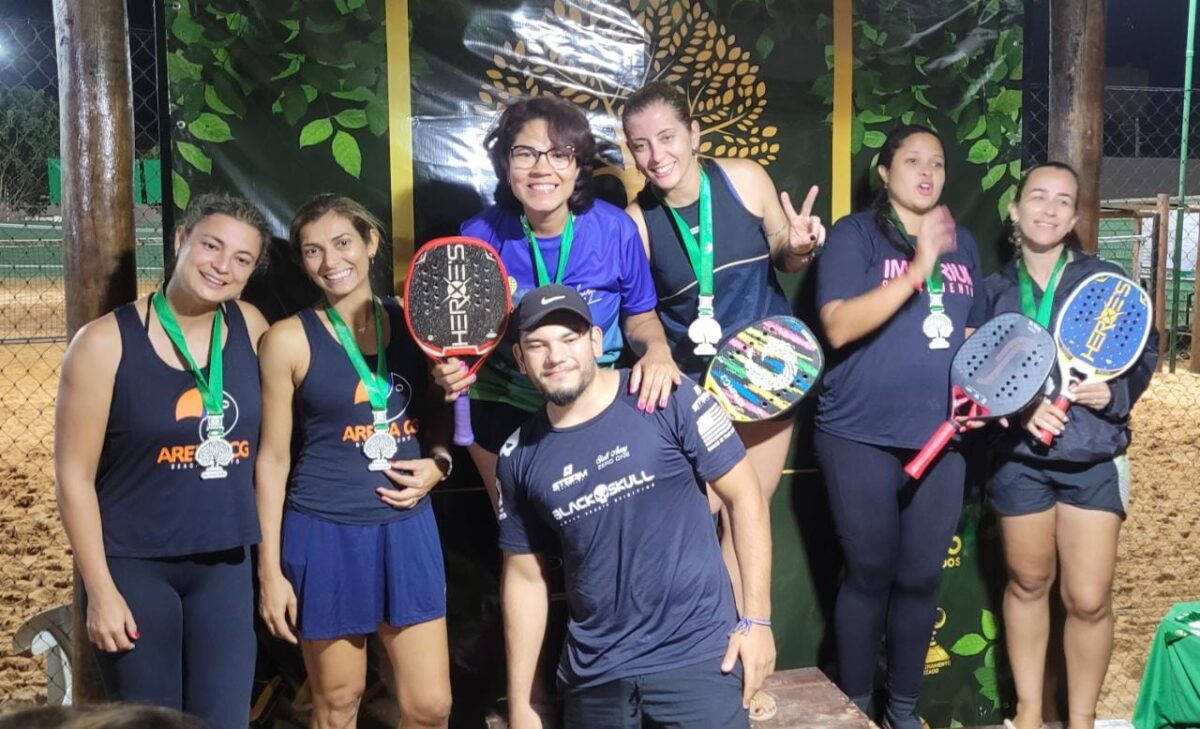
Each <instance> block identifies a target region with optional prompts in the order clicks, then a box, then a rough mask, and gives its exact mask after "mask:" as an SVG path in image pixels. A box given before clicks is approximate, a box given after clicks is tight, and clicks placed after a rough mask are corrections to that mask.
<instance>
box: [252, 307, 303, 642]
mask: <svg viewBox="0 0 1200 729" xmlns="http://www.w3.org/2000/svg"><path fill="white" fill-rule="evenodd" d="M309 356H310V355H309V351H308V340H307V339H306V338H305V336H304V329H303V327H302V325H301V324H300V320H299V319H297V318H295V317H292V318H290V319H284V320H283V321H281V322H278V323H276V324H275V325H274V326H272V327H271V328H270V329H268V330H267V333H266V334H265V335H264V336H263V338H262V343H261V347H260V350H259V354H258V366H259V370H260V373H261V377H262V429H261V431H260V435H259V439H258V458H257V459H256V460H255V466H254V482H255V498H256V500H257V502H258V523H259V529H260V530H261V532H262V541H261V542H260V543H259V545H258V580H259V596H260V600H259V612H260V614H261V615H262V619H263V621H264V622H265V623H266V624H267V627H268V628H269V629H270V631H271V633H272V635H275V636H276V637H278V638H283V639H284V640H287V641H289V642H291V643H295V642H297V641H296V635H295V633H294V632H293V630H292V628H291V626H293V625H295V624H296V593H295V591H294V590H293V589H292V585H291V584H290V583H289V582H288V581H287V579H286V578H285V577H284V576H283V569H282V567H281V565H280V543H281V539H280V537H281V532H282V528H283V503H284V497H285V495H286V492H287V477H288V470H289V469H290V467H291V445H292V398H293V397H294V396H295V394H296V386H297V383H299V382H302V381H303V379H304V375H305V373H306V372H307V370H308V359H309Z"/></svg>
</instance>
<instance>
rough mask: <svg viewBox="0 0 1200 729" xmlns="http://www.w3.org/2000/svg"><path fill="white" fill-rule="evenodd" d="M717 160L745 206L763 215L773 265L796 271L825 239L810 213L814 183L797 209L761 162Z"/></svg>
mask: <svg viewBox="0 0 1200 729" xmlns="http://www.w3.org/2000/svg"><path fill="white" fill-rule="evenodd" d="M718 164H720V165H721V169H723V170H725V172H726V174H728V175H729V180H730V182H731V183H733V186H734V190H735V191H736V192H737V194H738V197H739V198H741V199H742V202H743V204H744V205H745V206H746V209H747V210H749V211H750V212H751V213H752V214H754V215H757V216H758V217H760V218H762V221H763V222H762V227H763V231H764V233H765V235H766V237H767V245H768V246H769V247H770V249H771V262H772V263H773V264H774V265H775V268H777V269H779V270H780V271H783V272H784V273H797V272H799V271H800V270H802V269H803V268H804V267H805V266H807V265H808V264H809V262H810V261H812V259H813V254H814V253H815V252H816V250H817V247H818V246H821V245H823V244H824V243H825V226H823V225H821V218H819V217H818V216H816V215H813V214H812V207H813V203H814V202H816V199H817V192H818V190H817V186H816V185H813V186H812V187H811V188H809V191H808V195H807V196H806V197H805V199H804V203H803V204H802V205H801V207H800V212H799V213H797V212H796V210H795V208H793V207H792V201H791V198H790V197H789V196H788V194H787V193H786V192H785V193H783V194H780V193H778V192H777V191H776V190H775V183H774V182H773V181H772V180H771V176H770V175H768V174H767V171H766V170H765V169H763V166H762V165H760V164H758V163H757V162H751V161H749V160H744V159H722V160H718Z"/></svg>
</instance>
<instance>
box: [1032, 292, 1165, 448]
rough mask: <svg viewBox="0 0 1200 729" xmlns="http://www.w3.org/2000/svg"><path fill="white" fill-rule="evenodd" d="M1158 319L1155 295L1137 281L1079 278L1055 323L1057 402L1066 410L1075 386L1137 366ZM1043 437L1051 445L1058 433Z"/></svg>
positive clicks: (1110, 376) (1046, 434) (1099, 380)
mask: <svg viewBox="0 0 1200 729" xmlns="http://www.w3.org/2000/svg"><path fill="white" fill-rule="evenodd" d="M1153 323H1154V315H1153V308H1152V305H1151V303H1150V296H1149V295H1147V294H1146V292H1145V291H1144V290H1142V287H1141V286H1138V285H1137V284H1136V283H1134V282H1133V281H1131V280H1129V279H1127V278H1125V277H1124V276H1121V275H1118V274H1115V273H1095V274H1092V275H1091V276H1088V277H1087V278H1085V279H1084V280H1082V281H1080V282H1079V284H1078V285H1077V286H1076V287H1075V289H1074V290H1073V291H1072V292H1071V294H1070V296H1068V297H1067V300H1066V301H1065V302H1064V303H1063V308H1062V310H1061V311H1059V313H1058V320H1057V321H1056V322H1055V326H1054V343H1055V345H1056V350H1057V353H1058V374H1059V377H1058V394H1057V395H1056V396H1055V398H1054V407H1056V408H1058V409H1059V410H1061V411H1062V412H1064V413H1065V412H1067V410H1068V409H1069V408H1070V407H1071V402H1072V401H1073V400H1074V395H1072V393H1071V385H1082V384H1087V383H1092V382H1108V381H1109V380H1112V379H1114V378H1117V377H1120V376H1121V375H1122V374H1124V373H1125V372H1127V371H1128V370H1129V368H1130V367H1133V365H1134V364H1136V363H1137V361H1138V359H1139V358H1140V357H1141V356H1142V350H1143V349H1144V348H1145V347H1146V339H1147V338H1148V337H1149V336H1150V327H1151V326H1153ZM1042 442H1043V443H1045V444H1046V445H1050V444H1051V443H1052V442H1054V434H1053V433H1051V432H1049V431H1046V432H1044V433H1042Z"/></svg>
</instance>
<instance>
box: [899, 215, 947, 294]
mask: <svg viewBox="0 0 1200 729" xmlns="http://www.w3.org/2000/svg"><path fill="white" fill-rule="evenodd" d="M954 246H955V237H954V218H952V217H951V216H950V209H949V208H947V207H946V206H945V205H938V206H937V207H936V208H934V209H933V210H930V211H929V212H928V213H926V214H925V216H924V217H923V218H921V228H920V230H918V231H917V250H916V254H915V255H914V256H913V261H912V265H911V266H909V271H910V272H912V273H913V274H915V275H916V276H919V277H920V279H921V283H924V280H925V278H927V277H928V276H929V273H930V272H931V271H933V267H934V266H935V265H937V262H938V259H939V258H941V257H942V256H943V255H944V254H946V253H949V252H950V251H953V250H954Z"/></svg>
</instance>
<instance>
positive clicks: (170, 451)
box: [154, 387, 250, 472]
mask: <svg viewBox="0 0 1200 729" xmlns="http://www.w3.org/2000/svg"><path fill="white" fill-rule="evenodd" d="M222 393H223V396H224V399H223V404H224V411H225V416H224V424H225V439H226V440H227V441H228V442H229V446H230V449H231V451H232V454H231V455H232V458H231V460H230V461H229V462H228V463H222V464H221V466H236V465H237V464H239V463H241V462H242V461H243V460H246V459H248V458H250V440H249V439H248V438H245V437H240V438H239V437H238V433H237V424H238V414H239V411H238V403H237V400H236V399H234V397H233V395H230V394H229V391H228V390H224V391H222ZM207 419H208V413H206V412H205V410H204V398H203V397H201V395H200V390H198V389H197V388H195V387H192V388H190V389H188V390H187V391H186V392H184V393H183V394H182V395H180V396H179V398H178V399H177V400H176V401H175V422H177V423H178V422H182V421H184V420H195V421H196V433H197V436H198V438H197V441H199V442H197V441H193V440H190V439H189V442H187V443H181V444H168V445H163V446H162V447H160V448H159V449H158V454H157V455H156V456H155V461H154V463H155V465H157V466H163V465H165V466H166V467H168V468H170V469H171V470H172V471H179V470H190V469H193V468H197V467H204V468H205V472H207V471H208V470H210V469H211V468H213V464H211V463H209V461H208V460H206V459H205V457H204V453H203V452H200V449H201V448H202V447H204V444H205V442H206V441H205V423H206V421H207Z"/></svg>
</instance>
